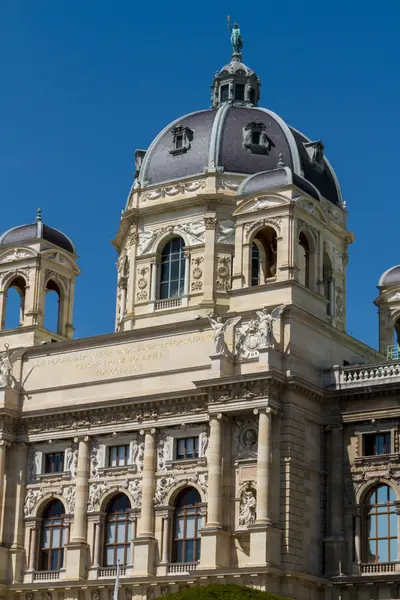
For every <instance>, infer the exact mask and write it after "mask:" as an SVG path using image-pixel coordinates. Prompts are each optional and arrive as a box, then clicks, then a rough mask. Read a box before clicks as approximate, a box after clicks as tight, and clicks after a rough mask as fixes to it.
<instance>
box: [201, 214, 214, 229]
mask: <svg viewBox="0 0 400 600" xmlns="http://www.w3.org/2000/svg"><path fill="white" fill-rule="evenodd" d="M204 226H205V228H206V229H215V228H216V226H217V219H216V217H204Z"/></svg>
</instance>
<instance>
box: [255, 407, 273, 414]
mask: <svg viewBox="0 0 400 600" xmlns="http://www.w3.org/2000/svg"><path fill="white" fill-rule="evenodd" d="M260 413H265V414H266V415H271V416H272V415H277V414H278V411H277V410H276V409H275V408H271V406H265V407H259V408H253V414H254V415H259V414H260Z"/></svg>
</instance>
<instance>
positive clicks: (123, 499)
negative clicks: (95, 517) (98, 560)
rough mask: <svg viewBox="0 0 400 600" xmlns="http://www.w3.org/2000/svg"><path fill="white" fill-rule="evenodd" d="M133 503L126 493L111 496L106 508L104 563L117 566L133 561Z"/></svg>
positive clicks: (107, 565)
mask: <svg viewBox="0 0 400 600" xmlns="http://www.w3.org/2000/svg"><path fill="white" fill-rule="evenodd" d="M130 509H131V503H130V501H129V498H128V497H127V496H125V494H118V495H117V496H114V497H113V498H111V500H110V502H109V503H108V505H107V509H106V522H105V546H104V564H105V566H106V567H116V566H117V565H118V562H119V564H120V565H121V566H126V565H128V564H130V563H131V540H132V523H131V521H130Z"/></svg>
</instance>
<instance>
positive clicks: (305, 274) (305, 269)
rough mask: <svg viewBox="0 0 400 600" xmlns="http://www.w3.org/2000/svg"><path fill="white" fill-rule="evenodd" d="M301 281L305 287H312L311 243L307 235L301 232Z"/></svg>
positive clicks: (299, 262)
mask: <svg viewBox="0 0 400 600" xmlns="http://www.w3.org/2000/svg"><path fill="white" fill-rule="evenodd" d="M298 254H299V256H298V261H297V266H298V269H299V282H300V283H301V285H304V286H305V287H307V288H309V287H310V245H309V243H308V239H307V237H306V235H305V234H304V233H303V232H301V233H300V235H299V247H298Z"/></svg>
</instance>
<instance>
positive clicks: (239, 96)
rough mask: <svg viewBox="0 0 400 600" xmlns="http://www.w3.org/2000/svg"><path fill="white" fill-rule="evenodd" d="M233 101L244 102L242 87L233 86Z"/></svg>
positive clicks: (241, 85) (239, 85)
mask: <svg viewBox="0 0 400 600" xmlns="http://www.w3.org/2000/svg"><path fill="white" fill-rule="evenodd" d="M235 100H244V85H243V83H237V84H236V85H235Z"/></svg>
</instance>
